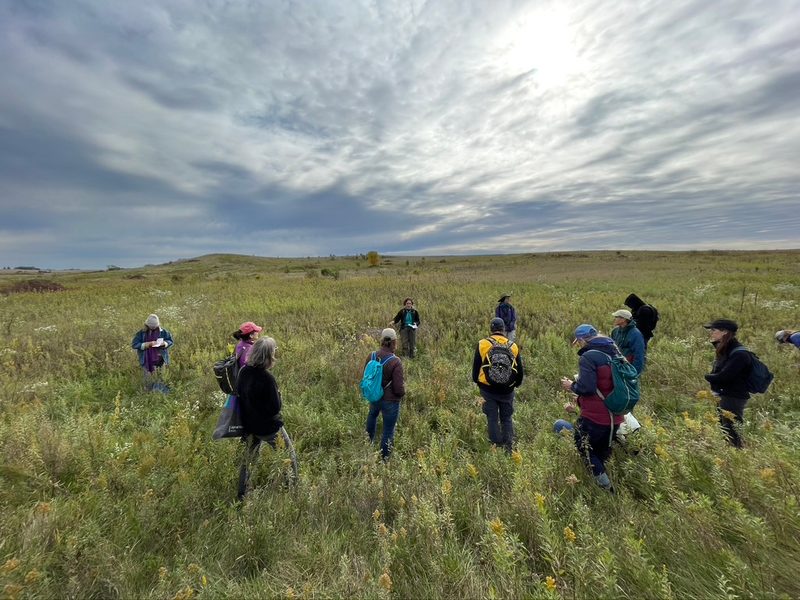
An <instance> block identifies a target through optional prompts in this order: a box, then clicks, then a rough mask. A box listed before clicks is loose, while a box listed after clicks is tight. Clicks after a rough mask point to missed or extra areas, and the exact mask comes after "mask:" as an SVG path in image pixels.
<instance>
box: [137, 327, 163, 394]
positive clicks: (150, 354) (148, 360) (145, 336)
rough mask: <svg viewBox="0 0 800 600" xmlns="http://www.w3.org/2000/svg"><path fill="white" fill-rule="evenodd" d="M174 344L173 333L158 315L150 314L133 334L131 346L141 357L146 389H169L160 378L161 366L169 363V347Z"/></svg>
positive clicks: (140, 363) (140, 362)
mask: <svg viewBox="0 0 800 600" xmlns="http://www.w3.org/2000/svg"><path fill="white" fill-rule="evenodd" d="M172 344H173V341H172V335H171V334H170V332H169V331H167V330H166V329H164V328H163V327H161V321H160V320H159V318H158V315H149V316H148V317H147V319H145V322H144V327H143V328H142V329H140V330H139V331H138V332H137V333H136V335H135V336H133V341H132V342H131V347H132V348H133V349H134V350H136V354H137V355H138V357H139V365H140V366H141V367H142V370H143V371H144V383H145V388H146V389H148V390H158V391H162V392H163V391H167V388H166V386H165V385H164V384H163V383H161V382H160V381H159V378H160V373H161V367H163V366H165V365H168V364H169V349H170V347H171V346H172Z"/></svg>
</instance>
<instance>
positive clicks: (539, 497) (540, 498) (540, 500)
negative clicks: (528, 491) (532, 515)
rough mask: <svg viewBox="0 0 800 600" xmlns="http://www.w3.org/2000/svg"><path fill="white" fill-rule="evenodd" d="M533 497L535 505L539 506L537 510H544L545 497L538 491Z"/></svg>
mask: <svg viewBox="0 0 800 600" xmlns="http://www.w3.org/2000/svg"><path fill="white" fill-rule="evenodd" d="M534 498H535V499H536V506H538V507H539V510H544V500H545V497H544V496H543V495H542V494H540V493H539V492H536V495H534Z"/></svg>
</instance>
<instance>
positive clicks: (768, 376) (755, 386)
mask: <svg viewBox="0 0 800 600" xmlns="http://www.w3.org/2000/svg"><path fill="white" fill-rule="evenodd" d="M734 352H749V353H750V358H751V359H752V365H753V368H751V369H750V373H748V375H747V380H746V381H745V385H746V386H747V391H748V392H750V393H751V394H763V393H764V392H766V391H767V388H768V387H769V384H770V383H772V380H773V378H774V377H775V376H774V375H773V374H772V373H770V370H769V369H768V368H767V365H765V364H764V363H763V362H761V359H759V358H758V356H756V354H755V352H751V351H750V350H749V349H747V348H745V347H744V346H736V348H734V349H733V350H731V354H733V353H734Z"/></svg>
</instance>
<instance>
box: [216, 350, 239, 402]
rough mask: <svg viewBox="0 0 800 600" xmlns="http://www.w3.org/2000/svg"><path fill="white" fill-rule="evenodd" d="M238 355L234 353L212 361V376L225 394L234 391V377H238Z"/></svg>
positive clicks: (233, 392)
mask: <svg viewBox="0 0 800 600" xmlns="http://www.w3.org/2000/svg"><path fill="white" fill-rule="evenodd" d="M239 368H240V367H239V355H238V354H236V353H234V354H231V355H230V356H229V357H228V358H223V359H222V360H218V361H217V362H215V363H214V367H213V370H214V377H216V378H217V384H219V389H221V390H222V391H223V392H225V393H226V394H235V393H236V379H237V378H238V377H239Z"/></svg>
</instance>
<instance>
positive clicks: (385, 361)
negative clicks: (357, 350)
mask: <svg viewBox="0 0 800 600" xmlns="http://www.w3.org/2000/svg"><path fill="white" fill-rule="evenodd" d="M393 358H397V356H396V355H394V354H390V355H389V356H387V357H386V358H384V359H383V360H382V361H381V366H383V365H385V364H386V363H388V362H389V361H390V360H392V359H393Z"/></svg>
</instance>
